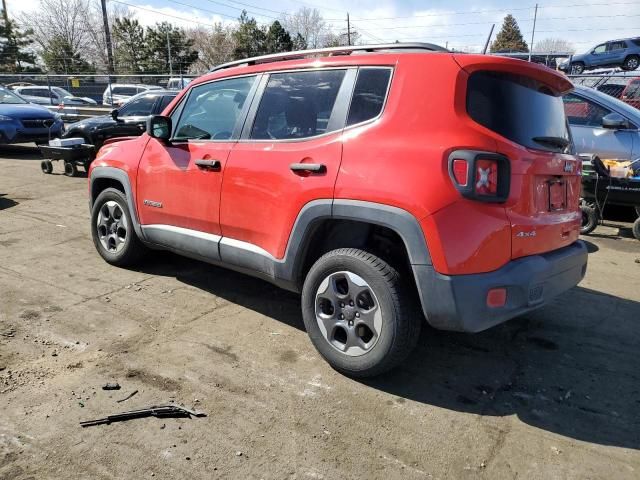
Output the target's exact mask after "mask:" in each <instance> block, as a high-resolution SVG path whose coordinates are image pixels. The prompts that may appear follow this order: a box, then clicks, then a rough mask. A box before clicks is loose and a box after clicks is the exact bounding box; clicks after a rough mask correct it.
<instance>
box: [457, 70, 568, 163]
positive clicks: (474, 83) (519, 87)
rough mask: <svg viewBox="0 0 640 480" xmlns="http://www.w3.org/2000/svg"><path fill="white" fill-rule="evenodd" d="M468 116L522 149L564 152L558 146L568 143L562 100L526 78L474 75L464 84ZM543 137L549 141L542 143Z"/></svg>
mask: <svg viewBox="0 0 640 480" xmlns="http://www.w3.org/2000/svg"><path fill="white" fill-rule="evenodd" d="M467 112H468V114H469V116H470V117H471V118H472V119H473V120H475V121H476V122H478V123H479V124H480V125H483V126H484V127H487V128H488V129H490V130H492V131H494V132H496V133H498V134H500V135H502V136H503V137H506V138H508V139H509V140H511V141H513V142H515V143H518V144H520V145H522V146H524V147H528V148H533V149H537V150H548V151H563V150H565V147H561V146H560V145H561V144H562V143H563V141H565V142H569V141H570V136H569V132H568V127H567V120H566V117H565V113H564V106H563V103H562V97H560V96H557V95H554V94H553V92H552V91H551V89H549V87H547V86H545V85H544V84H542V83H540V82H538V81H537V80H534V79H532V78H529V77H524V76H520V75H513V74H509V73H502V72H476V73H473V74H472V75H471V76H470V78H469V82H468V84H467ZM544 137H546V138H547V139H552V140H551V141H543V142H542V143H541V142H540V139H541V138H544ZM534 138H536V139H538V141H535V140H534ZM554 139H558V140H554Z"/></svg>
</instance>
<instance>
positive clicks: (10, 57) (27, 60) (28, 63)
mask: <svg viewBox="0 0 640 480" xmlns="http://www.w3.org/2000/svg"><path fill="white" fill-rule="evenodd" d="M0 15H1V16H2V21H1V23H0V71H2V72H22V71H25V70H28V71H33V70H36V68H35V63H36V57H35V55H34V54H33V53H31V52H29V51H28V50H27V49H28V48H29V47H31V45H32V44H33V40H32V38H31V35H32V34H33V32H32V31H31V30H26V31H24V32H23V31H22V30H20V29H19V28H18V27H17V25H16V24H15V23H14V22H12V21H11V20H9V21H8V22H7V21H5V20H4V19H5V16H4V10H2V11H0Z"/></svg>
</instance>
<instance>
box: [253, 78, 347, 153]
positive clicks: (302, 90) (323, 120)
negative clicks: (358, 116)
mask: <svg viewBox="0 0 640 480" xmlns="http://www.w3.org/2000/svg"><path fill="white" fill-rule="evenodd" d="M344 75H345V70H321V71H309V72H288V73H275V74H272V75H271V76H270V77H269V82H268V83H267V87H266V88H265V91H264V94H263V95H262V99H261V100H260V106H259V107H258V111H257V112H256V118H255V121H254V122H253V128H252V129H251V135H250V138H252V139H260V140H266V139H273V140H285V139H298V138H307V137H313V136H315V135H320V134H323V133H327V132H328V129H327V126H328V124H329V118H331V112H332V111H333V107H334V105H335V102H336V98H337V96H338V90H339V89H340V85H341V84H342V80H343V79H344Z"/></svg>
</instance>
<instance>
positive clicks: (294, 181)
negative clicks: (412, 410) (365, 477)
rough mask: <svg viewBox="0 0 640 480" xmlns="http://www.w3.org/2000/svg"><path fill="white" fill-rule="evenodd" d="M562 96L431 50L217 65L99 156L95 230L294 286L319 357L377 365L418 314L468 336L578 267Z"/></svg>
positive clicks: (507, 71)
mask: <svg viewBox="0 0 640 480" xmlns="http://www.w3.org/2000/svg"><path fill="white" fill-rule="evenodd" d="M571 88H572V86H571V83H569V81H568V80H567V79H566V78H564V77H563V76H561V75H559V74H557V73H555V72H553V71H552V70H549V69H548V68H546V67H541V66H539V65H535V64H532V63H526V62H523V61H520V60H513V59H508V58H501V57H494V56H482V55H462V54H455V53H449V52H447V51H446V50H444V49H442V48H440V47H437V46H435V45H429V44H393V45H380V46H358V47H339V48H334V49H324V50H316V51H305V52H294V53H285V54H277V55H268V56H265V57H258V58H251V59H246V60H241V61H237V62H232V63H229V64H225V65H222V66H219V67H217V68H215V69H214V70H212V71H211V72H210V73H209V74H207V75H205V76H203V77H201V78H199V79H197V80H196V81H193V82H192V83H191V84H189V87H188V88H187V89H186V90H185V91H183V92H182V93H181V94H179V95H178V96H177V98H176V99H175V100H174V101H173V102H172V103H171V104H170V105H169V106H168V107H167V108H166V110H165V111H164V115H161V116H160V115H158V116H154V117H151V118H150V119H149V121H148V124H147V133H146V134H144V135H142V136H141V137H139V138H135V139H130V140H124V141H116V142H112V143H109V144H107V145H105V146H104V147H103V148H102V149H101V150H100V152H99V154H98V156H97V158H96V160H95V161H94V162H93V163H92V165H91V170H90V175H89V183H90V187H89V189H90V198H91V230H92V234H93V240H94V243H95V246H96V248H97V250H98V252H99V253H100V255H102V257H103V258H104V259H105V260H106V261H107V262H109V263H111V264H114V265H120V266H124V265H128V264H130V263H132V262H134V261H135V260H136V259H137V258H138V257H139V256H140V254H142V253H143V251H144V250H145V249H146V248H148V247H151V248H160V249H167V250H172V251H174V252H178V253H180V254H184V255H187V256H189V257H193V258H196V259H200V260H203V261H206V262H210V263H213V264H216V265H223V266H226V267H229V268H232V269H235V270H239V271H241V272H246V273H248V274H251V275H255V276H258V277H261V278H264V279H266V280H268V281H271V282H273V283H275V284H277V285H280V286H282V287H283V288H286V289H289V290H292V291H295V292H301V295H302V314H303V318H304V323H305V326H306V328H307V331H308V333H309V336H310V337H311V340H312V342H313V344H314V345H315V347H316V348H317V349H318V351H319V352H320V354H322V356H323V357H324V358H325V359H326V360H327V361H328V362H329V363H330V364H331V365H332V366H333V367H335V368H336V369H338V370H340V371H342V372H344V373H346V374H349V375H355V376H370V375H376V374H379V373H381V372H383V371H385V370H388V369H389V368H391V367H393V366H395V365H397V364H398V363H399V362H401V361H402V360H403V359H404V358H405V357H406V356H407V354H408V353H409V352H410V351H411V349H412V347H413V346H414V345H415V343H416V341H417V338H418V333H419V330H420V326H421V324H422V322H423V315H422V314H424V317H425V318H426V320H427V321H428V322H429V324H431V325H432V326H434V327H436V328H440V329H446V330H459V331H468V332H477V331H480V330H483V329H486V328H489V327H491V326H492V325H496V324H497V323H500V322H503V321H505V320H508V319H510V318H513V317H515V316H517V315H520V314H522V313H524V312H527V311H529V310H531V309H534V308H537V307H540V306H541V305H544V304H545V303H546V302H548V301H549V300H550V299H552V298H553V297H555V296H556V295H558V294H560V293H562V292H564V291H565V290H567V289H569V288H571V287H573V286H574V285H576V284H577V283H578V282H580V280H581V279H582V278H583V276H584V274H585V270H586V266H587V251H586V248H585V246H584V244H583V243H582V242H581V241H579V240H578V233H579V228H580V220H581V215H580V210H579V207H578V195H579V191H580V168H581V167H580V162H578V161H577V159H576V157H574V156H573V155H572V154H571V149H572V144H571V138H570V134H569V130H568V128H567V122H566V119H565V114H564V109H563V103H562V95H563V94H566V93H567V92H569V91H570V90H571ZM420 307H421V308H420ZM420 310H421V312H420Z"/></svg>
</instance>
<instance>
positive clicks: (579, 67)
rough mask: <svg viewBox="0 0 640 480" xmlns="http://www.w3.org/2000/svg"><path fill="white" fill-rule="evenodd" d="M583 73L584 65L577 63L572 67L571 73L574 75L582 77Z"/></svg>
mask: <svg viewBox="0 0 640 480" xmlns="http://www.w3.org/2000/svg"><path fill="white" fill-rule="evenodd" d="M583 72H584V63H582V62H576V63H574V64H572V65H571V73H573V74H574V75H580V74H581V73H583Z"/></svg>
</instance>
